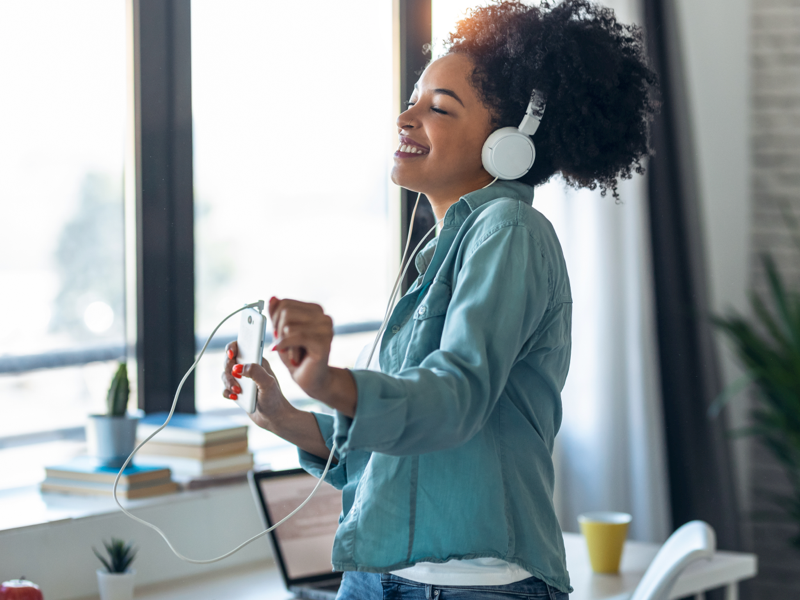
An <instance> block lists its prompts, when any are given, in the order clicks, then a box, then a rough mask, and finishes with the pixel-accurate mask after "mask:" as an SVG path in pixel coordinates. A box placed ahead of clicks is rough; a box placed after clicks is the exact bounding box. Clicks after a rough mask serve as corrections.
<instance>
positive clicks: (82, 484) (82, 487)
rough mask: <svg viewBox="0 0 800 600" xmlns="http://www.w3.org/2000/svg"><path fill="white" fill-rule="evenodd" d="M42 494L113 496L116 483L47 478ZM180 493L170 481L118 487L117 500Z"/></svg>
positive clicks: (41, 487) (43, 484) (176, 485)
mask: <svg viewBox="0 0 800 600" xmlns="http://www.w3.org/2000/svg"><path fill="white" fill-rule="evenodd" d="M39 487H40V489H41V491H42V492H56V493H61V494H79V495H86V496H111V495H112V494H113V491H114V482H113V481H112V482H111V483H108V482H100V481H85V480H70V479H59V478H55V477H53V478H51V477H47V478H46V479H45V480H44V481H43V482H42V483H41V484H40V486H39ZM177 491H178V484H177V483H176V482H174V481H172V480H170V479H165V480H157V481H154V482H144V483H141V484H139V485H135V486H132V487H129V486H123V485H122V484H120V485H118V486H117V498H123V499H126V500H132V499H135V498H147V497H150V496H160V495H163V494H171V493H173V492H177Z"/></svg>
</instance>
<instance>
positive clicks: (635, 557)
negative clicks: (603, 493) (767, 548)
mask: <svg viewBox="0 0 800 600" xmlns="http://www.w3.org/2000/svg"><path fill="white" fill-rule="evenodd" d="M564 543H565V546H566V549H567V568H568V569H569V574H570V579H571V583H572V587H573V588H575V591H574V592H573V593H572V594H570V600H626V599H627V598H628V597H629V596H630V594H631V592H633V590H634V589H635V588H636V585H637V584H638V583H639V580H640V579H641V578H642V575H644V572H645V570H646V569H647V565H649V564H650V562H651V561H652V560H653V558H654V557H655V555H656V552H658V548H659V546H658V545H657V544H645V543H642V542H631V541H628V542H626V543H625V550H624V552H623V554H622V565H621V567H620V573H619V575H598V574H595V573H593V572H592V568H591V566H590V564H589V554H588V553H587V551H586V544H585V542H584V540H583V537H582V536H580V535H577V534H573V533H565V534H564ZM756 571H757V566H756V556H755V555H754V554H742V553H738V552H717V553H716V554H715V555H714V558H713V559H712V560H710V561H706V560H704V561H699V562H696V563H694V564H693V565H691V566H690V567H689V568H688V569H686V571H684V573H683V575H681V577H680V579H678V581H677V583H676V584H675V587H674V588H673V590H672V594H671V595H670V598H682V597H685V596H695V595H698V597H702V595H701V594H702V592H703V591H705V590H710V589H714V588H719V587H725V588H726V600H737V598H738V592H737V589H738V582H739V581H741V580H742V579H747V578H749V577H753V576H755V574H756ZM292 597H293V596H292V594H290V593H289V592H287V591H286V589H285V588H284V587H283V580H282V579H281V576H280V573H279V572H278V569H277V567H276V566H275V565H266V566H258V567H255V568H249V569H247V568H241V569H236V570H231V571H226V572H225V573H224V574H222V575H216V574H215V575H209V576H201V577H197V578H194V579H193V580H192V581H190V582H185V581H182V582H175V583H170V584H159V585H154V586H147V587H143V588H140V589H137V591H136V598H137V600H197V599H198V598H201V599H202V600H230V598H237V600H264V599H267V598H268V599H270V600H288V599H290V598H292Z"/></svg>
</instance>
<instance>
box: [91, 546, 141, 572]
mask: <svg viewBox="0 0 800 600" xmlns="http://www.w3.org/2000/svg"><path fill="white" fill-rule="evenodd" d="M103 545H104V546H105V547H106V552H107V553H108V560H107V559H106V558H105V557H104V556H102V555H101V554H100V553H99V552H98V551H97V550H96V549H95V548H94V547H92V551H93V552H94V555H95V556H96V557H97V558H99V559H100V562H101V563H103V566H104V567H105V568H106V570H107V571H108V572H109V573H124V572H125V571H127V570H128V567H129V566H130V564H131V563H132V562H133V559H134V557H135V556H136V550H134V549H133V542H131V543H129V544H126V543H125V542H123V541H122V540H118V539H117V538H113V537H112V538H111V541H110V542H103Z"/></svg>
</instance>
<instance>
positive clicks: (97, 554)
mask: <svg viewBox="0 0 800 600" xmlns="http://www.w3.org/2000/svg"><path fill="white" fill-rule="evenodd" d="M92 552H94V555H95V556H96V557H97V558H99V559H100V562H101V563H103V566H104V567H105V568H106V571H108V572H109V573H113V572H114V571H113V570H112V568H111V565H110V564H108V561H107V560H106V559H105V558H103V557H102V556H101V555H100V553H99V552H98V551H97V550H96V549H95V547H94V546H92Z"/></svg>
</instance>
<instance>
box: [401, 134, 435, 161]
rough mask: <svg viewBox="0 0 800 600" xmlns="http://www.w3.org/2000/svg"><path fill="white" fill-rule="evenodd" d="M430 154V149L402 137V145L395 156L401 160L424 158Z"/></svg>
mask: <svg viewBox="0 0 800 600" xmlns="http://www.w3.org/2000/svg"><path fill="white" fill-rule="evenodd" d="M429 153H430V149H428V148H426V147H424V146H422V145H421V144H417V143H416V142H414V141H413V140H411V139H409V138H407V137H405V136H400V145H399V146H398V147H397V151H396V152H395V153H394V155H395V156H397V157H399V158H408V157H411V156H422V155H425V154H429Z"/></svg>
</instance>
